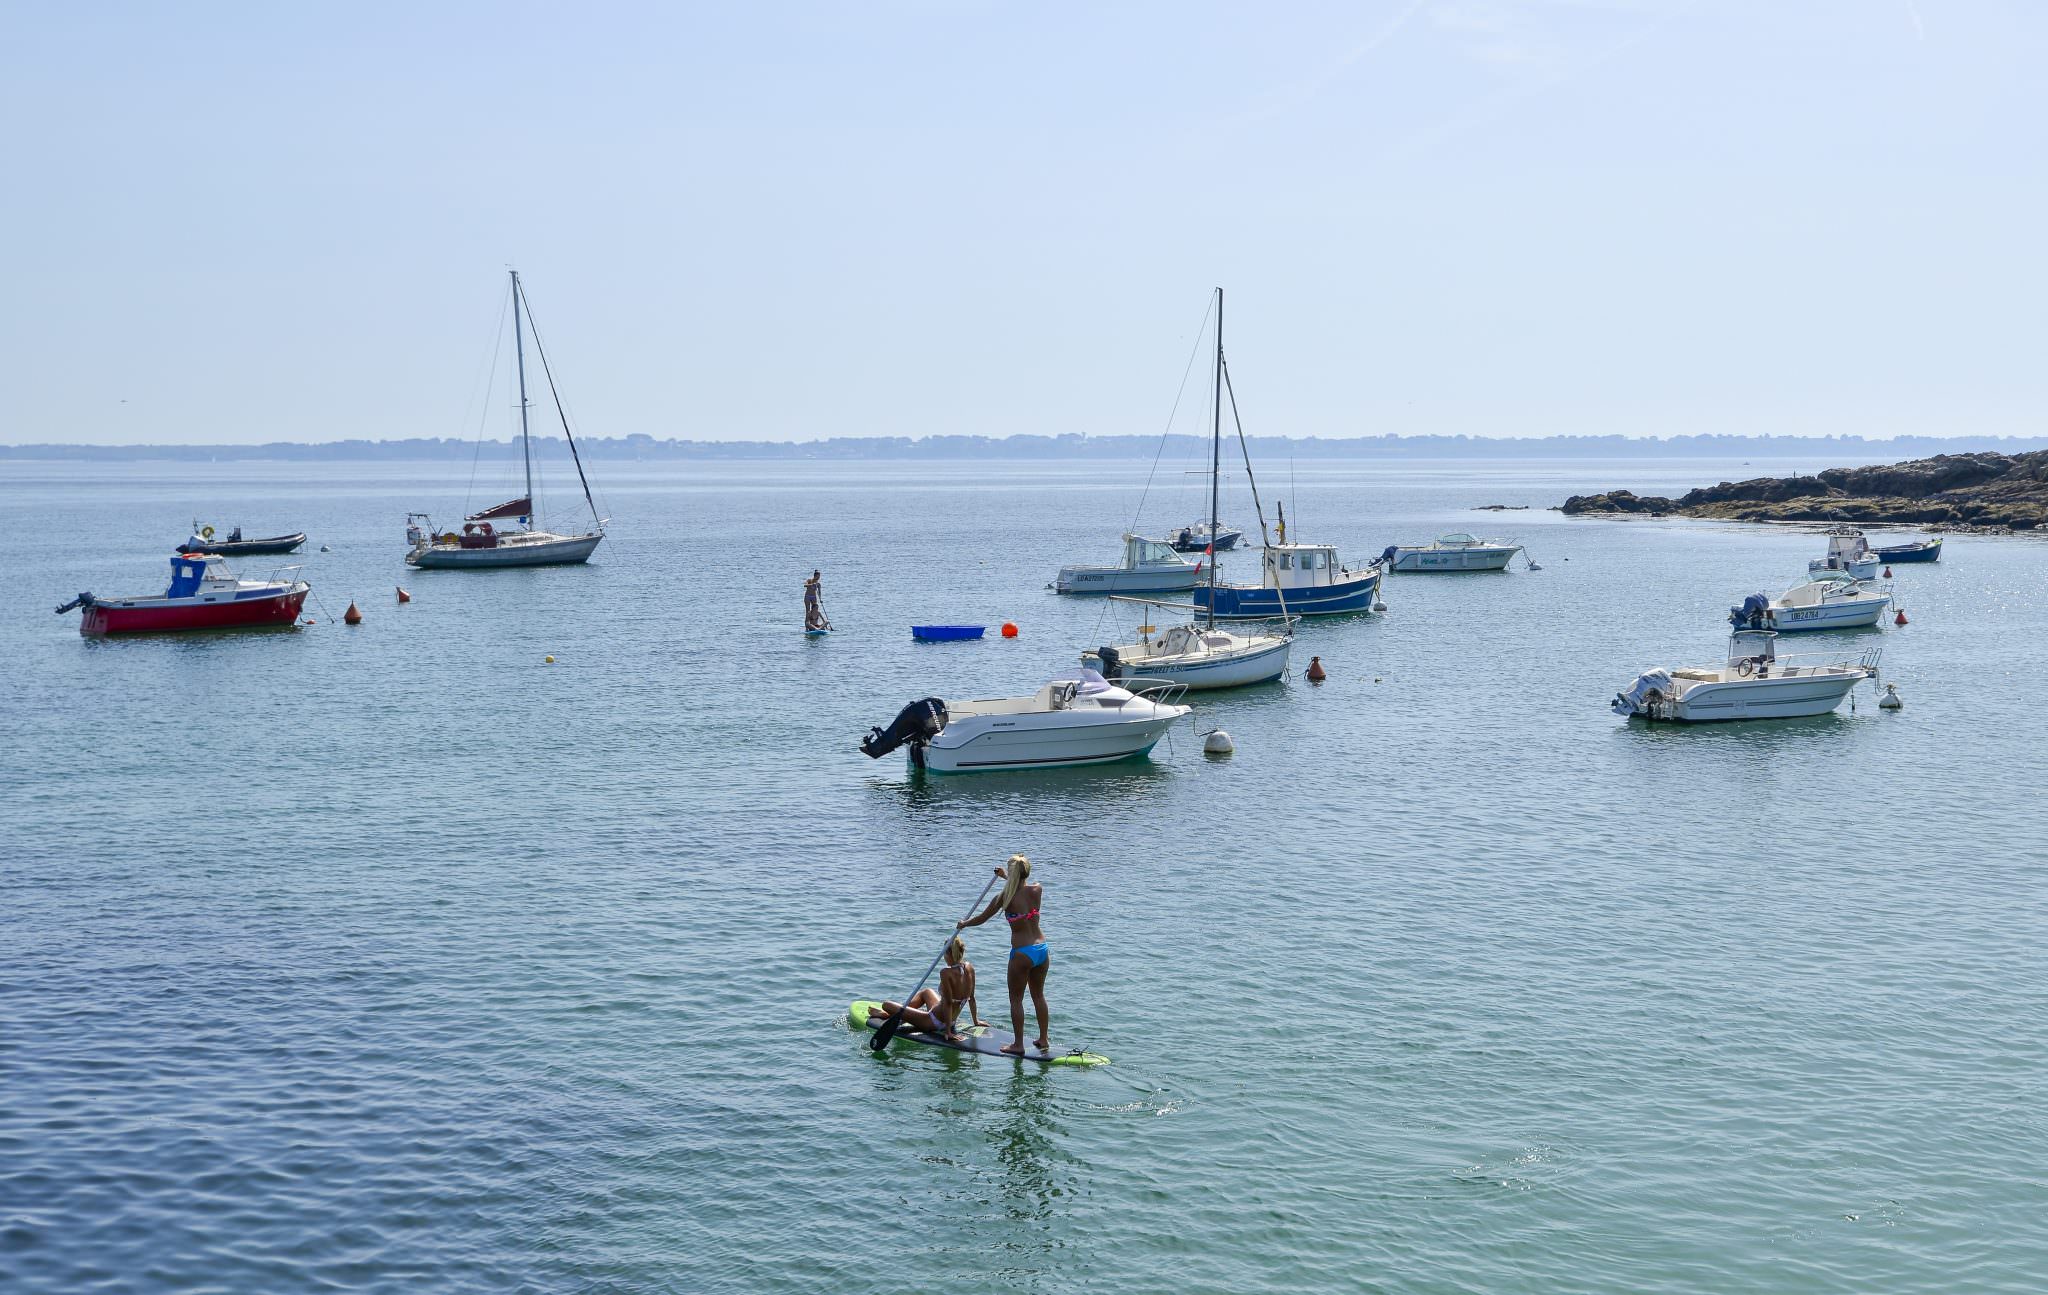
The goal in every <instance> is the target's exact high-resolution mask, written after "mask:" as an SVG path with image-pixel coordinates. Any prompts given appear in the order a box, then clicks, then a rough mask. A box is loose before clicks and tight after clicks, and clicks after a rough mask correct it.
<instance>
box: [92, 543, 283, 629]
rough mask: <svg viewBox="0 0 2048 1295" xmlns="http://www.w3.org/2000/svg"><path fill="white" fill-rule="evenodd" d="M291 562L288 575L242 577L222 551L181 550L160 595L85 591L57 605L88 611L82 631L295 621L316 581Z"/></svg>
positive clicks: (228, 626)
mask: <svg viewBox="0 0 2048 1295" xmlns="http://www.w3.org/2000/svg"><path fill="white" fill-rule="evenodd" d="M297 572H298V568H297V567H286V568H285V569H284V570H283V571H282V572H280V573H279V575H282V576H284V577H285V578H284V579H275V578H273V579H270V580H242V579H239V578H237V577H236V575H235V573H234V572H232V571H230V570H228V565H227V563H225V562H223V561H222V560H221V558H220V555H219V554H217V553H180V554H178V555H177V556H176V557H173V558H172V559H171V584H170V588H168V589H166V590H164V591H163V593H162V594H161V595H158V596H156V597H149V596H144V597H141V598H95V597H93V596H92V595H91V594H89V593H86V594H80V595H78V597H76V598H74V599H72V600H71V601H70V602H68V603H65V604H64V605H63V606H62V607H59V608H58V609H57V614H58V615H60V616H61V615H63V614H64V613H65V612H68V611H70V610H71V609H72V608H74V607H75V608H78V609H80V610H81V611H82V612H83V613H84V615H83V616H82V617H81V619H80V620H79V622H78V632H79V633H81V634H157V633H163V632H165V631H170V630H216V629H246V628H249V627H252V626H263V625H290V624H291V623H293V622H294V621H296V620H298V618H299V608H300V607H301V606H302V605H303V604H304V603H305V601H306V594H307V593H308V592H309V591H310V590H311V588H312V586H311V585H308V584H307V583H306V582H305V581H303V580H301V579H299V578H298V576H297Z"/></svg>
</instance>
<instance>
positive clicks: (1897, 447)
mask: <svg viewBox="0 0 2048 1295" xmlns="http://www.w3.org/2000/svg"><path fill="white" fill-rule="evenodd" d="M534 439H535V440H536V441H537V442H540V443H541V446H542V448H543V449H544V450H546V451H549V452H555V451H560V450H561V448H562V444H563V443H562V440H561V438H560V437H539V436H537V437H535V438H534ZM1250 439H1251V440H1252V441H1253V442H1255V443H1256V446H1257V448H1258V449H1259V450H1260V451H1261V452H1263V453H1264V454H1265V455H1267V456H1270V457H1272V458H1274V459H1278V458H1282V457H1295V458H1310V457H1320V458H1337V459H1365V458H1395V459H1403V458H1406V459H1444V458H1473V459H1486V458H1518V459H1551V458H1554V459H1615V458H1700V457H1720V458H1725V457H1727V456H1730V455H1736V454H1740V455H1745V456H1756V457H1762V458H1776V459H1784V458H1799V459H1811V458H1813V457H1815V456H1817V455H1820V456H1825V457H1827V458H1828V459H1830V460H1832V461H1836V462H1842V461H1847V460H1853V459H1855V458H1857V457H1858V456H1861V457H1862V458H1863V459H1865V460H1868V461H1875V460H1885V461H1897V460H1899V459H1905V458H1913V457H1916V456H1929V455H1935V454H1957V453H1965V454H1967V453H1984V452H1993V453H2002V454H2017V453H2023V452H2026V451H2029V450H2038V449H2048V436H2038V437H2020V436H1958V437H1937V436H1901V437H1895V438H1892V439H1889V440H1879V439H1867V438H1865V437H1861V436H1810V437H1809V436H1672V437H1654V436H1650V437H1630V436H1544V437H1526V438H1523V437H1482V436H1391V435H1390V436H1358V437H1342V438H1324V437H1314V436H1310V437H1289V436H1255V437H1251V438H1250ZM490 444H497V445H504V444H507V442H503V441H498V442H490ZM577 444H578V445H580V446H583V447H584V448H585V449H586V451H587V452H588V453H589V454H591V455H592V457H593V458H595V459H596V460H598V461H599V462H603V461H606V460H609V461H613V462H661V461H677V462H692V461H697V462H702V461H745V460H791V461H860V460H875V461H890V460H949V461H971V460H974V459H991V460H1016V459H1070V458H1100V459H1124V460H1128V459H1134V458H1135V459H1149V458H1151V457H1153V456H1154V455H1155V454H1157V453H1159V452H1160V444H1159V438H1158V437H1157V436H1080V435H1069V436H1004V437H990V436H925V437H919V438H915V439H913V438H910V437H899V436H874V437H858V436H835V437H830V438H827V439H823V440H815V441H689V440H676V439H668V440H657V439H656V438H654V437H651V436H625V437H589V438H578V440H577ZM1207 444H1208V443H1207V440H1206V439H1205V438H1202V437H1195V436H1178V435H1176V436H1173V437H1170V438H1169V443H1168V445H1167V447H1166V448H1167V449H1168V450H1170V451H1174V452H1176V453H1177V454H1191V453H1194V452H1196V451H1198V450H1205V449H1206V448H1207ZM476 452H477V442H476V441H473V440H458V439H456V438H454V437H418V438H413V439H409V440H389V441H368V440H345V441H324V442H311V443H308V442H295V441H271V442H268V443H265V444H260V445H55V444H48V443H44V444H22V445H0V460H58V461H101V462H122V463H132V462H146V461H152V460H158V461H163V460H169V461H187V462H192V461H197V462H264V461H271V462H301V461H309V462H348V461H365V462H367V461H390V460H394V459H398V460H420V461H457V460H465V459H468V458H470V457H472V456H473V455H475V453H476Z"/></svg>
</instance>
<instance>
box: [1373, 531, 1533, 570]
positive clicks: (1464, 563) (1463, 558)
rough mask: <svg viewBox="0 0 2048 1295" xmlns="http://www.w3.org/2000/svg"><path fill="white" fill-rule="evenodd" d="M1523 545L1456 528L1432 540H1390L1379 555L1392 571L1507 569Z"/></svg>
mask: <svg viewBox="0 0 2048 1295" xmlns="http://www.w3.org/2000/svg"><path fill="white" fill-rule="evenodd" d="M1521 551H1522V546H1521V545H1519V544H1514V543H1511V542H1509V541H1507V540H1482V539H1480V538H1479V537H1478V536H1476V535H1467V534H1466V533H1465V532H1463V531H1457V532H1454V533H1452V534H1450V535H1439V536H1437V537H1436V539H1435V541H1433V542H1432V543H1429V544H1417V545H1402V544H1390V545H1388V546H1387V550H1386V552H1384V553H1382V554H1381V555H1380V560H1381V563H1382V564H1383V565H1384V566H1386V568H1387V569H1388V570H1390V571H1505V570H1507V566H1508V562H1509V561H1510V560H1511V559H1512V558H1513V557H1514V556H1515V554H1517V553H1520V552H1521Z"/></svg>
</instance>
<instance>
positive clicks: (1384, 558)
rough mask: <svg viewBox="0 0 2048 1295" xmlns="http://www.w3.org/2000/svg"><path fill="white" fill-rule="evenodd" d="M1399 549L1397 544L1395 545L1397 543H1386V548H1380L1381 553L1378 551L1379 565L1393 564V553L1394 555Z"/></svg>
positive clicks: (1388, 565) (1387, 565)
mask: <svg viewBox="0 0 2048 1295" xmlns="http://www.w3.org/2000/svg"><path fill="white" fill-rule="evenodd" d="M1400 551H1401V550H1400V548H1399V546H1397V545H1393V544H1389V545H1387V547H1386V548H1385V549H1384V550H1382V551H1381V553H1380V565H1381V566H1383V567H1390V566H1393V565H1394V555H1395V554H1396V553H1399V552H1400Z"/></svg>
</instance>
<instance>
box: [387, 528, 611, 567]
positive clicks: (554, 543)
mask: <svg viewBox="0 0 2048 1295" xmlns="http://www.w3.org/2000/svg"><path fill="white" fill-rule="evenodd" d="M603 539H604V533H603V532H602V531H600V532H598V533H597V534H595V535H547V536H540V535H536V536H535V537H534V538H532V539H526V538H522V537H521V536H519V535H517V534H514V535H508V536H504V537H502V538H500V539H499V541H498V543H497V545H496V546H495V547H492V548H487V549H465V548H461V547H458V546H457V545H453V544H429V545H422V546H420V547H418V548H415V549H413V550H412V552H410V553H407V554H406V555H405V562H406V565H407V566H414V567H464V568H472V569H474V568H481V567H552V566H564V565H567V564H569V563H574V562H585V561H588V560H589V558H590V555H591V553H593V552H594V551H595V550H596V549H597V546H598V544H599V542H601V541H602V540H603Z"/></svg>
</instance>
